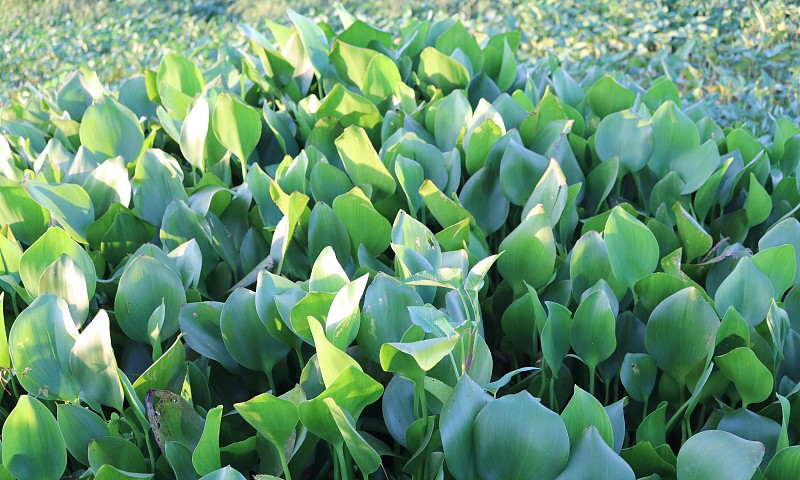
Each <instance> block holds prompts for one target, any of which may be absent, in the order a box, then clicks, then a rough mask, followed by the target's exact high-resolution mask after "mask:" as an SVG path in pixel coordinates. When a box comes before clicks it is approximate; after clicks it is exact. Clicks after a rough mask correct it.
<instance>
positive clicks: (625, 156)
mask: <svg viewBox="0 0 800 480" xmlns="http://www.w3.org/2000/svg"><path fill="white" fill-rule="evenodd" d="M654 145H655V134H654V132H653V127H652V126H651V125H650V123H649V122H648V121H647V120H645V119H643V118H641V117H640V116H638V115H636V114H635V113H634V112H633V111H631V110H625V111H622V112H617V113H612V114H611V115H608V116H607V117H605V118H604V119H603V120H602V121H601V122H600V124H599V125H598V126H597V132H596V133H595V148H596V149H597V155H598V156H599V157H600V159H601V160H603V161H604V162H607V161H609V160H611V159H612V158H613V157H617V158H618V159H619V166H620V169H621V170H622V171H623V172H638V171H639V170H641V169H642V168H644V166H645V165H647V161H648V159H649V158H650V156H651V155H652V154H653V148H654Z"/></svg>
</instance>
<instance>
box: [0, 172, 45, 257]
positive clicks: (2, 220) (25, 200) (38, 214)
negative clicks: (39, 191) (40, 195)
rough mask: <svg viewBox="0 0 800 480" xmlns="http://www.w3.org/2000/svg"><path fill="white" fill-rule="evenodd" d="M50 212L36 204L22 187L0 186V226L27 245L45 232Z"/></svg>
mask: <svg viewBox="0 0 800 480" xmlns="http://www.w3.org/2000/svg"><path fill="white" fill-rule="evenodd" d="M49 222H50V212H48V211H47V210H46V209H45V208H44V207H42V206H41V205H39V204H38V203H36V202H35V201H34V200H33V199H32V198H31V197H30V195H28V192H26V191H25V189H24V188H23V187H22V186H0V224H2V225H8V226H9V228H10V229H11V231H12V232H13V233H14V236H15V237H17V238H18V239H19V240H20V241H21V242H24V243H26V244H28V245H30V244H32V243H34V242H35V241H36V240H37V239H38V238H39V237H41V236H42V235H43V234H44V233H45V231H46V230H47V227H48V224H49Z"/></svg>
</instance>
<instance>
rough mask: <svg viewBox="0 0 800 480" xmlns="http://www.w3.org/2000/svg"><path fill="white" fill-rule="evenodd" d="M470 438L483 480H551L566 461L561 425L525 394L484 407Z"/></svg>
mask: <svg viewBox="0 0 800 480" xmlns="http://www.w3.org/2000/svg"><path fill="white" fill-rule="evenodd" d="M473 435H474V442H473V445H474V448H475V463H476V465H477V469H478V473H479V474H480V476H481V478H483V479H485V480H501V479H504V480H517V479H530V480H552V479H555V478H556V477H557V476H558V474H559V473H561V471H562V470H563V469H564V467H565V466H566V464H567V460H568V458H569V435H568V434H567V429H566V427H565V426H564V422H563V421H562V420H561V418H560V417H559V416H558V414H556V413H554V412H552V411H550V410H548V409H547V408H545V407H544V406H542V404H541V403H540V402H539V401H538V400H536V399H534V398H533V397H532V396H531V395H530V394H529V393H528V392H521V393H517V394H513V395H506V396H504V397H502V398H500V399H497V400H493V401H492V402H491V403H489V404H488V405H486V406H485V407H484V408H483V410H481V412H480V413H479V414H478V416H477V418H476V419H475V424H474V427H473Z"/></svg>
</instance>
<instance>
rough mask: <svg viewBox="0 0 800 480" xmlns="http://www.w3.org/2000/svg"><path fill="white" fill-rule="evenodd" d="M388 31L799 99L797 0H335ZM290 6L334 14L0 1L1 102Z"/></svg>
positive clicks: (232, 6) (719, 111)
mask: <svg viewBox="0 0 800 480" xmlns="http://www.w3.org/2000/svg"><path fill="white" fill-rule="evenodd" d="M338 4H339V5H340V6H343V7H344V8H345V9H347V10H348V11H351V12H354V13H355V12H357V13H358V18H366V19H369V21H370V22H371V23H373V24H374V25H377V26H378V27H380V28H383V29H385V30H389V31H395V30H397V29H400V28H402V27H403V26H404V25H405V23H406V22H407V21H408V20H409V19H412V18H432V19H433V21H439V20H442V19H445V18H452V19H455V20H459V21H461V22H462V24H463V25H464V26H465V27H466V28H467V29H468V30H469V31H470V32H472V33H474V34H475V35H476V38H477V39H478V41H479V42H482V41H484V40H485V39H486V38H488V37H489V36H491V35H494V34H497V33H503V32H506V31H511V30H519V31H520V34H521V39H520V47H519V49H520V53H521V55H520V60H521V61H523V62H525V63H526V64H529V65H528V66H529V67H530V71H531V72H532V73H536V74H539V75H546V74H547V72H546V71H547V70H549V68H550V65H549V62H551V61H554V60H555V59H556V58H557V59H558V61H559V62H560V63H561V64H562V65H563V66H564V68H566V69H567V71H568V72H569V73H570V74H571V75H573V76H583V75H585V74H586V72H587V71H588V70H589V69H591V68H594V67H599V68H601V69H607V70H615V71H616V70H619V71H622V72H623V73H625V74H628V75H631V77H632V79H633V80H634V81H637V82H640V83H644V84H649V83H650V82H651V81H652V80H653V79H654V78H657V77H659V76H662V75H665V76H668V77H669V78H670V79H671V80H672V81H673V82H674V83H675V84H676V85H677V86H678V88H679V89H680V90H681V92H682V93H683V96H684V98H685V99H687V100H689V101H692V102H694V101H697V100H700V99H704V100H706V101H707V102H708V105H709V108H710V111H709V115H710V116H711V117H712V118H713V119H714V120H715V121H717V122H718V123H721V124H726V125H731V126H734V125H743V126H745V127H746V128H748V129H751V130H753V131H754V132H755V133H756V134H757V135H759V136H760V135H765V134H768V133H770V132H772V130H773V128H774V123H773V117H776V118H780V117H781V116H786V115H788V116H790V117H791V118H793V120H794V121H797V115H798V111H800V103H799V102H800V65H798V64H797V62H796V59H797V57H798V55H800V37H799V36H798V35H797V32H798V31H800V4H798V3H797V2H792V1H789V0H763V1H758V2H753V1H749V0H735V1H727V0H705V1H703V2H696V1H694V0H669V1H646V0H616V1H614V2H609V1H606V0H537V1H534V2H520V1H518V0H491V1H490V0H459V1H452V0H447V1H445V0H436V1H415V2H396V1H392V0H374V1H371V2H361V1H356V0H341V1H340V2H338ZM287 6H291V7H292V8H293V9H294V10H296V11H298V12H300V13H303V14H305V15H306V16H310V17H312V18H314V19H316V20H325V21H326V22H328V23H329V24H330V25H331V26H332V27H333V28H334V29H340V27H341V25H342V21H341V18H340V16H339V15H336V14H335V12H337V11H338V10H337V9H335V8H333V5H332V4H331V3H330V2H321V1H319V0H292V1H291V2H290V1H289V0H272V1H269V2H265V1H262V0H173V1H170V2H150V1H146V0H91V1H87V2H75V1H72V0H0V9H2V11H3V12H4V21H3V22H0V37H3V40H4V41H3V44H2V45H1V46H0V53H2V55H0V71H2V72H3V74H2V75H0V104H3V103H7V101H8V100H9V99H10V98H12V97H16V95H17V93H18V92H20V91H21V92H23V93H25V94H27V95H30V94H33V96H34V98H35V91H36V90H39V91H43V90H54V89H56V88H57V87H58V86H60V85H61V83H63V81H64V80H65V79H66V77H67V76H69V75H70V74H71V73H72V71H74V70H75V69H76V68H79V67H88V68H90V69H92V70H94V71H96V72H97V74H98V76H99V78H100V79H102V80H103V81H104V82H110V83H111V84H112V85H115V88H116V85H118V84H119V83H120V82H122V81H124V80H125V79H126V78H127V77H129V76H130V75H132V74H134V73H139V72H141V70H142V69H143V68H150V67H152V66H153V65H156V64H158V61H159V60H160V58H161V56H163V55H164V53H166V51H168V50H172V51H176V52H180V53H181V54H182V55H184V56H186V57H188V58H191V59H192V60H193V61H194V62H195V63H197V64H198V66H199V67H200V68H201V69H206V68H207V67H209V66H210V65H211V64H212V63H213V61H214V60H215V59H216V56H217V50H218V49H219V47H220V46H222V45H225V44H230V45H236V46H242V45H243V44H244V43H245V42H246V41H247V39H246V36H243V35H242V34H241V32H240V31H239V30H238V29H237V25H238V24H239V23H243V22H244V23H247V24H249V25H253V26H255V27H256V28H257V29H258V30H259V31H266V30H268V28H269V27H268V25H269V23H270V22H271V21H274V20H275V19H278V18H282V17H283V16H284V13H285V9H286V7H287Z"/></svg>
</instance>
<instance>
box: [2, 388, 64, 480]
mask: <svg viewBox="0 0 800 480" xmlns="http://www.w3.org/2000/svg"><path fill="white" fill-rule="evenodd" d="M3 467H5V469H6V470H7V471H8V473H10V474H11V475H13V476H14V477H16V478H36V479H41V480H49V479H52V480H58V479H59V478H61V475H62V474H63V473H64V469H65V468H66V467H67V448H66V445H65V444H64V437H63V436H62V435H61V431H60V430H59V428H58V423H57V422H56V419H55V418H53V414H52V413H50V411H49V410H48V409H47V407H45V406H44V405H42V403H41V402H40V401H39V400H36V399H35V398H33V397H31V396H28V395H22V396H21V397H20V398H19V400H18V401H17V405H16V407H14V410H12V411H11V413H10V414H9V415H8V418H6V421H5V423H4V424H3Z"/></svg>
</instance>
